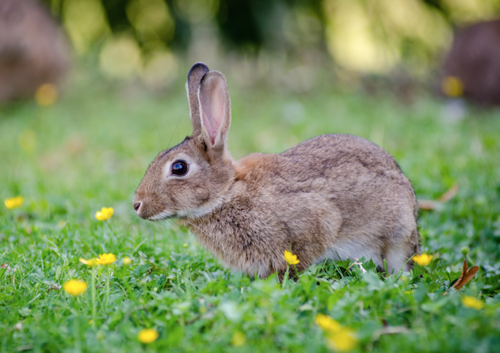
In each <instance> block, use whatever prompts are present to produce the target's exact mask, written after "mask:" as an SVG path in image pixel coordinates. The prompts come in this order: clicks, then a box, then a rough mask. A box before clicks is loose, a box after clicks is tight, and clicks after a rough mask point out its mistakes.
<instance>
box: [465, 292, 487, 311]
mask: <svg viewBox="0 0 500 353" xmlns="http://www.w3.org/2000/svg"><path fill="white" fill-rule="evenodd" d="M462 304H463V305H465V306H466V307H468V308H472V309H476V310H481V309H482V308H483V307H484V303H483V302H482V301H481V300H478V299H476V298H473V297H468V296H466V295H464V296H463V297H462Z"/></svg>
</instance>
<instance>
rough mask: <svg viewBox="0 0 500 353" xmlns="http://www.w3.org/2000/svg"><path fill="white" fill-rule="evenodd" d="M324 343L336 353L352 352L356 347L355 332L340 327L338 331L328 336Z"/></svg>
mask: <svg viewBox="0 0 500 353" xmlns="http://www.w3.org/2000/svg"><path fill="white" fill-rule="evenodd" d="M326 341H327V344H328V346H329V347H330V348H332V349H334V350H336V351H338V352H349V351H352V350H353V349H354V348H356V346H357V345H358V339H357V338H356V334H355V332H354V331H353V330H351V329H349V328H347V327H342V328H341V329H340V330H339V331H337V332H333V333H330V334H328V335H327V337H326Z"/></svg>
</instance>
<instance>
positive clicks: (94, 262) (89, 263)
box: [80, 257, 99, 267]
mask: <svg viewBox="0 0 500 353" xmlns="http://www.w3.org/2000/svg"><path fill="white" fill-rule="evenodd" d="M80 262H81V263H82V264H85V265H87V266H90V267H92V266H97V265H99V259H90V260H85V259H82V258H81V257H80Z"/></svg>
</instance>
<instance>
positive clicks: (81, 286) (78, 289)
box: [63, 279, 87, 297]
mask: <svg viewBox="0 0 500 353" xmlns="http://www.w3.org/2000/svg"><path fill="white" fill-rule="evenodd" d="M63 288H64V290H65V291H66V293H68V294H70V295H72V296H74V297H75V296H77V295H80V294H82V293H83V292H85V290H86V289H87V283H85V282H84V281H81V280H74V279H71V280H69V281H68V282H66V283H64V285H63Z"/></svg>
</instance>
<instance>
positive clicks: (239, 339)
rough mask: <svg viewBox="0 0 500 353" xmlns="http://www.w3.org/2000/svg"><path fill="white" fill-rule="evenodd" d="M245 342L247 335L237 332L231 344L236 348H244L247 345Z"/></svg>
mask: <svg viewBox="0 0 500 353" xmlns="http://www.w3.org/2000/svg"><path fill="white" fill-rule="evenodd" d="M245 341H246V337H245V334H244V333H242V332H240V331H236V332H235V333H234V334H233V337H232V338H231V344H232V345H233V346H235V347H241V346H243V345H244V344H245Z"/></svg>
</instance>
